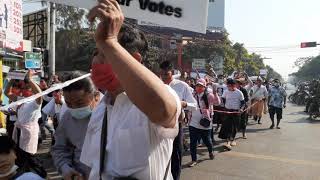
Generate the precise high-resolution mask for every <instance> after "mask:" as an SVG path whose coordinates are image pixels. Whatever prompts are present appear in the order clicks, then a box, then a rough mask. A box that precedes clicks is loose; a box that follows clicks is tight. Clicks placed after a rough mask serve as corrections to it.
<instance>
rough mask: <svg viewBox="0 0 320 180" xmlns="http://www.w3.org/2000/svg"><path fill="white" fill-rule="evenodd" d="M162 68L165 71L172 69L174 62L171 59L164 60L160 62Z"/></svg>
mask: <svg viewBox="0 0 320 180" xmlns="http://www.w3.org/2000/svg"><path fill="white" fill-rule="evenodd" d="M160 69H161V70H164V71H172V70H173V64H172V63H171V62H170V61H164V62H162V63H161V64H160Z"/></svg>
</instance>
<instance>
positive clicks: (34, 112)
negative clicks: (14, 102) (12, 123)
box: [17, 100, 41, 123]
mask: <svg viewBox="0 0 320 180" xmlns="http://www.w3.org/2000/svg"><path fill="white" fill-rule="evenodd" d="M17 113H18V122H19V123H29V122H34V121H35V122H38V119H39V118H40V117H41V105H39V104H37V102H36V101H35V100H33V101H31V102H26V103H23V104H22V105H21V106H20V108H18V112H17Z"/></svg>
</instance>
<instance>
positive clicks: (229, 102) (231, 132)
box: [219, 79, 245, 150]
mask: <svg viewBox="0 0 320 180" xmlns="http://www.w3.org/2000/svg"><path fill="white" fill-rule="evenodd" d="M227 86H228V90H227V91H226V92H224V93H223V95H222V99H223V101H224V102H225V107H226V111H227V112H229V113H227V114H226V115H225V119H224V121H223V122H222V127H221V130H220V133H219V138H221V139H225V140H227V144H226V145H225V147H226V148H227V149H229V150H231V146H236V145H237V143H236V141H235V137H236V134H237V131H238V128H239V122H240V114H241V113H242V111H243V108H244V106H245V101H244V96H243V94H242V92H241V91H240V90H239V89H237V88H236V82H235V80H233V79H228V80H227Z"/></svg>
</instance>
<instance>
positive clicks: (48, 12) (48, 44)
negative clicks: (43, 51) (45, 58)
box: [47, 2, 51, 50]
mask: <svg viewBox="0 0 320 180" xmlns="http://www.w3.org/2000/svg"><path fill="white" fill-rule="evenodd" d="M47 6H48V7H47V25H48V27H47V28H48V32H47V50H49V49H50V42H51V41H50V35H51V3H49V2H47Z"/></svg>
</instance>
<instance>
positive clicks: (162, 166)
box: [80, 87, 181, 180]
mask: <svg viewBox="0 0 320 180" xmlns="http://www.w3.org/2000/svg"><path fill="white" fill-rule="evenodd" d="M168 89H169V91H170V92H171V93H172V94H173V95H174V97H175V98H176V102H177V114H176V116H175V120H176V126H175V128H172V129H166V128H163V127H162V126H159V125H156V124H153V123H152V122H151V121H150V120H149V119H148V117H147V116H146V115H145V114H144V113H143V112H141V111H140V110H139V109H138V108H137V107H136V106H135V105H134V104H133V103H132V102H131V101H130V99H129V98H128V96H127V95H126V94H125V93H122V94H120V95H118V97H117V98H116V100H115V102H114V105H113V106H112V105H110V104H106V100H107V96H106V97H105V98H104V100H102V101H101V102H100V104H99V105H98V106H97V108H96V109H95V110H94V111H93V113H92V116H91V120H90V123H89V125H88V129H87V134H86V138H85V141H84V145H83V148H82V153H81V158H80V161H81V162H82V163H84V164H86V165H87V166H89V167H91V173H90V177H89V180H97V179H99V160H100V153H99V152H100V139H101V138H100V136H101V126H102V122H103V117H104V113H105V108H106V107H107V111H108V143H107V147H106V151H107V152H106V162H105V163H106V166H105V170H104V174H103V177H102V179H104V180H110V179H111V178H112V177H118V176H134V177H135V178H138V179H140V180H151V179H152V180H163V178H164V175H165V170H166V168H167V166H168V164H169V160H170V158H171V154H172V149H173V140H174V138H175V137H176V136H177V134H178V130H179V126H178V118H179V115H180V112H181V102H180V100H179V97H178V96H177V95H176V93H175V92H174V91H173V90H172V89H171V88H169V87H168ZM169 166H170V164H169ZM170 170H171V167H169V175H168V178H167V180H172V179H173V178H172V175H171V171H170Z"/></svg>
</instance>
